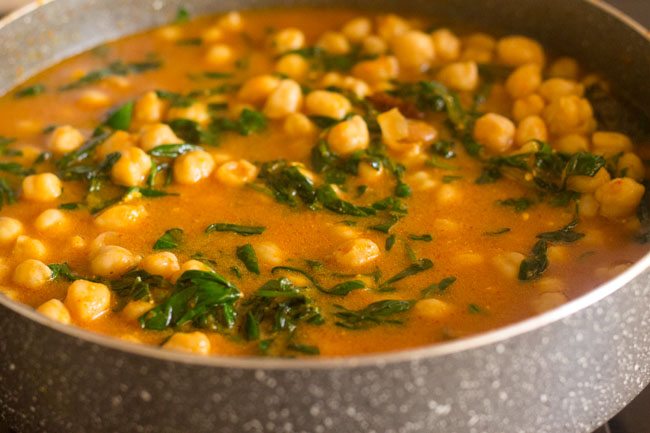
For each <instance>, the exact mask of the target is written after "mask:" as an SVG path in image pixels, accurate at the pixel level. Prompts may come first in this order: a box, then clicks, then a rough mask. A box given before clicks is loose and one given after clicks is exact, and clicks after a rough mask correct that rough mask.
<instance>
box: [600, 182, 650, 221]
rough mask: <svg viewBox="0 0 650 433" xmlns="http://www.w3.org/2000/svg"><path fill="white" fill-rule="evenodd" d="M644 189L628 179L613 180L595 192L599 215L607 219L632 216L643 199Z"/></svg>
mask: <svg viewBox="0 0 650 433" xmlns="http://www.w3.org/2000/svg"><path fill="white" fill-rule="evenodd" d="M644 192H645V187H644V186H643V185H641V184H640V183H638V182H636V181H635V180H633V179H630V178H629V177H623V178H618V179H613V180H610V181H609V182H607V183H606V184H604V185H601V186H600V187H599V188H598V189H597V190H596V192H595V194H594V195H595V197H596V200H598V203H600V214H601V215H602V216H604V217H606V218H609V219H618V218H626V217H630V216H632V215H634V213H635V212H636V209H637V208H638V207H639V203H640V202H641V199H642V198H643V194H644Z"/></svg>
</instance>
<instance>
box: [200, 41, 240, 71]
mask: <svg viewBox="0 0 650 433" xmlns="http://www.w3.org/2000/svg"><path fill="white" fill-rule="evenodd" d="M204 61H205V63H207V64H208V65H210V66H212V67H215V68H228V67H230V66H232V64H233V63H234V62H235V52H234V51H233V49H232V48H231V47H230V46H229V45H226V44H222V43H216V44H214V45H212V46H210V47H209V48H208V50H207V51H206V53H205V57H204Z"/></svg>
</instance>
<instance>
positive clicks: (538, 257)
mask: <svg viewBox="0 0 650 433" xmlns="http://www.w3.org/2000/svg"><path fill="white" fill-rule="evenodd" d="M547 250H548V243H547V242H546V241H545V240H543V239H542V240H539V241H537V242H536V243H535V245H534V246H533V249H532V251H531V253H530V255H528V257H526V258H525V259H524V260H522V261H521V264H520V265H519V279H520V280H521V281H530V280H536V279H538V278H539V277H541V275H542V273H544V271H545V270H546V268H548V257H547V255H546V251H547Z"/></svg>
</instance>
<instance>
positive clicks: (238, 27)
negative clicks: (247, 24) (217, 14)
mask: <svg viewBox="0 0 650 433" xmlns="http://www.w3.org/2000/svg"><path fill="white" fill-rule="evenodd" d="M217 26H219V28H221V29H223V30H225V31H226V32H230V33H237V32H240V31H242V29H243V28H244V20H243V19H242V16H241V14H240V13H239V12H236V11H230V12H228V13H227V14H225V15H224V16H222V17H221V18H219V20H218V21H217Z"/></svg>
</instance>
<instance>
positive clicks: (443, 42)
mask: <svg viewBox="0 0 650 433" xmlns="http://www.w3.org/2000/svg"><path fill="white" fill-rule="evenodd" d="M431 39H432V40H433V46H434V47H435V52H436V59H438V60H441V61H443V62H451V61H453V60H456V59H458V57H459V56H460V39H458V37H457V36H456V35H455V34H453V33H452V32H451V31H450V30H449V29H445V28H443V29H438V30H436V31H434V32H433V33H431Z"/></svg>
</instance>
